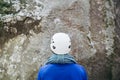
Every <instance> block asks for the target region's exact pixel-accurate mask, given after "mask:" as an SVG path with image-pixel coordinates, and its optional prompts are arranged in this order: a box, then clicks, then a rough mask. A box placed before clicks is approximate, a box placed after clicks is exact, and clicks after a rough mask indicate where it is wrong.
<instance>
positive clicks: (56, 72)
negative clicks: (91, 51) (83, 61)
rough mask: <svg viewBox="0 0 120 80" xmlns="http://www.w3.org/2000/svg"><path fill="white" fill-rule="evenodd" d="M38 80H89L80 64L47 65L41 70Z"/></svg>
mask: <svg viewBox="0 0 120 80" xmlns="http://www.w3.org/2000/svg"><path fill="white" fill-rule="evenodd" d="M38 80H87V75H86V71H85V69H84V67H83V66H81V65H78V64H74V63H73V64H47V65H45V66H43V67H42V68H41V69H40V71H39V74H38Z"/></svg>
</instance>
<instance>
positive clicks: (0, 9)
mask: <svg viewBox="0 0 120 80" xmlns="http://www.w3.org/2000/svg"><path fill="white" fill-rule="evenodd" d="M12 5H13V4H12V3H11V1H10V3H7V2H4V0H0V14H4V15H5V14H11V13H14V12H15V11H14V10H13V7H12Z"/></svg>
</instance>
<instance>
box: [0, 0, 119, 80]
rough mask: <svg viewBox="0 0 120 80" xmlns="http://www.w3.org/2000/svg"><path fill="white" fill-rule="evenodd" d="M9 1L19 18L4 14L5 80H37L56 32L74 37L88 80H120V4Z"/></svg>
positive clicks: (1, 68) (1, 72)
mask: <svg viewBox="0 0 120 80" xmlns="http://www.w3.org/2000/svg"><path fill="white" fill-rule="evenodd" d="M4 1H5V2H7V3H12V6H11V7H12V10H14V13H12V12H11V13H9V14H0V17H1V20H0V80H35V79H36V76H37V72H38V69H39V67H41V66H42V65H44V63H45V61H46V60H47V58H48V57H50V55H51V54H52V52H51V51H50V48H49V44H50V38H51V36H52V35H53V34H54V33H56V32H65V33H67V34H69V36H70V37H71V40H72V50H71V54H72V55H73V56H74V57H75V59H76V60H77V62H78V63H79V64H81V65H84V66H85V68H86V69H87V72H88V76H89V80H119V79H120V77H119V74H120V72H119V68H120V56H119V52H120V51H119V50H120V46H119V42H120V40H119V39H120V34H119V32H120V30H119V27H120V25H119V13H120V8H119V0H114V1H112V0H10V1H11V2H9V0H4ZM114 20H115V21H114Z"/></svg>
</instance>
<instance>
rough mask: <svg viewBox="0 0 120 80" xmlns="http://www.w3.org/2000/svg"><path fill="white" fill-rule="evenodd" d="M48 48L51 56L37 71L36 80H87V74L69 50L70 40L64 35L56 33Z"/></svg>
mask: <svg viewBox="0 0 120 80" xmlns="http://www.w3.org/2000/svg"><path fill="white" fill-rule="evenodd" d="M50 48H51V50H52V52H53V55H52V56H51V57H50V58H49V59H48V60H47V62H46V63H45V65H44V66H42V67H41V68H40V70H39V71H38V77H37V80H87V79H88V78H87V73H86V70H85V68H84V67H83V66H82V65H79V64H78V63H77V62H76V61H75V59H74V58H73V56H71V55H70V54H69V52H70V50H71V40H70V37H69V36H68V35H67V34H66V33H56V34H54V35H53V37H52V38H51V44H50Z"/></svg>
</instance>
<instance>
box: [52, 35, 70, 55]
mask: <svg viewBox="0 0 120 80" xmlns="http://www.w3.org/2000/svg"><path fill="white" fill-rule="evenodd" d="M50 47H51V50H52V51H53V52H54V53H56V54H67V53H69V52H70V50H71V40H70V38H69V36H68V35H67V34H65V33H56V34H54V35H53V37H52V39H51V44H50Z"/></svg>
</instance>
